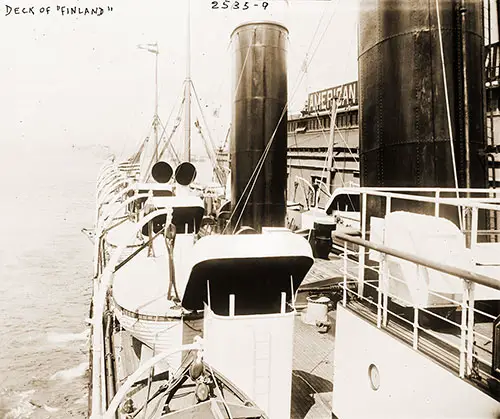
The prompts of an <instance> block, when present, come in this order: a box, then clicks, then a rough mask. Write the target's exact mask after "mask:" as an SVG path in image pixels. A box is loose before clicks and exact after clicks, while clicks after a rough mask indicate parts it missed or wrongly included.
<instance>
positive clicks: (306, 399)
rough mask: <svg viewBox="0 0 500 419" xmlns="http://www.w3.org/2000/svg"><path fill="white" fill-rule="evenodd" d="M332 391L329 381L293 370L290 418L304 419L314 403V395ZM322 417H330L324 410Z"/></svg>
mask: <svg viewBox="0 0 500 419" xmlns="http://www.w3.org/2000/svg"><path fill="white" fill-rule="evenodd" d="M332 390H333V384H332V382H331V381H329V380H326V379H324V378H322V377H319V376H317V375H314V374H311V373H308V372H305V371H302V370H293V373H292V403H291V412H290V418H291V419H303V418H305V417H306V415H307V413H308V412H309V410H310V409H311V407H312V406H314V404H315V403H316V401H315V398H314V395H315V394H318V393H329V392H331V391H332ZM317 397H319V396H317ZM324 417H328V418H329V417H330V416H329V414H328V413H327V412H326V410H325V416H324Z"/></svg>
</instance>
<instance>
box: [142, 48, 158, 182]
mask: <svg viewBox="0 0 500 419" xmlns="http://www.w3.org/2000/svg"><path fill="white" fill-rule="evenodd" d="M137 48H139V49H143V50H146V51H148V52H151V53H152V54H154V55H155V105H154V106H155V107H154V116H153V136H154V137H153V143H152V144H151V139H150V138H149V137H148V138H146V140H145V142H144V144H143V150H142V152H141V155H140V162H141V163H140V167H141V168H140V173H141V174H140V178H141V180H142V181H144V182H145V181H147V180H148V178H149V176H150V169H151V166H152V165H153V164H154V163H155V162H156V161H158V158H159V156H158V146H159V144H158V124H159V117H158V54H159V52H160V51H159V48H158V42H155V43H154V44H140V45H137Z"/></svg>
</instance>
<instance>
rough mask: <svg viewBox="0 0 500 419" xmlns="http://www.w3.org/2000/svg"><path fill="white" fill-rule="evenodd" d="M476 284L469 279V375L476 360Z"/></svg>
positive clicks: (467, 371)
mask: <svg viewBox="0 0 500 419" xmlns="http://www.w3.org/2000/svg"><path fill="white" fill-rule="evenodd" d="M475 286H476V284H474V282H471V281H467V287H468V289H469V293H468V294H469V304H468V309H467V370H466V373H467V375H470V374H471V373H472V364H473V360H474V288H475Z"/></svg>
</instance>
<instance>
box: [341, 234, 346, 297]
mask: <svg viewBox="0 0 500 419" xmlns="http://www.w3.org/2000/svg"><path fill="white" fill-rule="evenodd" d="M346 304H347V242H346V241H345V240H344V291H343V293H342V305H343V306H344V307H345V306H346Z"/></svg>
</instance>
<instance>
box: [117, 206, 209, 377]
mask: <svg viewBox="0 0 500 419" xmlns="http://www.w3.org/2000/svg"><path fill="white" fill-rule="evenodd" d="M146 204H150V205H152V206H154V208H155V209H168V208H171V209H172V223H173V224H174V225H175V226H176V230H177V234H176V236H175V243H174V246H173V251H172V255H170V253H169V251H168V250H167V245H166V240H165V237H164V236H163V235H159V236H158V237H157V238H156V239H155V240H154V241H153V245H152V246H151V248H149V246H146V247H145V248H144V249H143V250H142V251H141V252H140V253H138V254H137V255H136V256H134V257H133V258H132V259H131V260H129V261H128V262H127V263H125V264H124V265H123V266H122V267H121V268H120V269H118V270H117V271H116V273H115V277H114V281H113V289H112V300H111V301H112V306H113V310H114V312H115V315H116V318H117V319H118V321H119V323H120V325H121V327H122V328H123V329H125V330H126V331H127V332H128V333H130V335H131V336H133V338H134V339H136V340H137V341H138V342H140V343H142V344H143V345H144V348H142V349H143V350H144V351H147V352H151V354H152V355H154V354H157V353H159V352H164V351H167V350H169V349H171V348H172V347H177V346H180V345H181V344H183V343H186V342H189V343H190V341H192V338H193V336H194V335H196V334H200V326H201V322H202V320H201V315H199V314H198V313H193V312H192V311H188V310H185V309H184V308H182V306H181V305H180V302H181V299H182V296H183V295H184V290H185V288H186V284H187V270H186V267H187V265H188V262H189V258H190V253H191V251H192V248H193V246H194V244H195V242H196V234H197V233H198V229H199V225H200V222H201V218H202V216H203V211H204V208H203V202H202V201H201V199H199V198H196V197H188V196H187V197H152V198H149V201H148V202H147V203H146ZM165 221H166V216H159V217H157V219H155V220H153V229H159V228H160V226H162V225H164V224H165ZM143 233H146V231H143ZM131 234H132V235H133V232H132V233H131ZM143 235H144V234H143ZM129 237H130V236H129ZM145 237H146V238H147V236H145ZM172 275H173V278H174V282H172ZM171 284H172V285H171ZM181 359H182V357H181V354H180V353H178V354H175V355H172V356H171V357H169V358H168V359H167V362H165V363H163V364H162V365H163V368H164V369H165V370H167V369H169V370H173V371H175V370H176V369H177V368H178V367H179V366H180V364H181Z"/></svg>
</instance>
